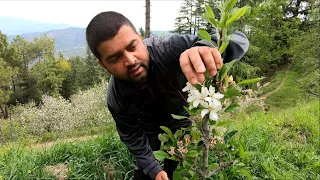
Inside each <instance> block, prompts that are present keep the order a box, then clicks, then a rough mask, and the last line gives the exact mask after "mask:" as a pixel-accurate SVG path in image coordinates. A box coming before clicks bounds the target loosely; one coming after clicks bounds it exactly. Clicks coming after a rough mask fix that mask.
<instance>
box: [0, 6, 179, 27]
mask: <svg viewBox="0 0 320 180" xmlns="http://www.w3.org/2000/svg"><path fill="white" fill-rule="evenodd" d="M150 1H151V30H172V29H173V28H174V25H173V23H174V19H175V18H176V17H177V15H178V13H177V12H178V10H179V7H180V4H181V2H182V0H150ZM144 6H145V0H132V1H124V0H118V1H115V0H100V1H88V0H87V1H85V0H82V1H76V0H73V1H63V0H56V1H48V0H42V1H41V0H38V1H27V0H26V1H16V0H11V1H3V0H0V9H1V10H0V16H11V17H19V18H24V19H27V20H35V21H39V22H49V23H64V24H69V25H73V26H78V27H86V26H87V25H88V23H89V21H90V20H91V19H92V18H93V17H94V16H95V15H96V14H98V13H100V12H102V11H110V10H112V11H117V12H120V13H122V14H123V15H125V16H127V17H128V18H129V19H130V20H131V21H132V23H133V24H134V25H135V26H136V28H137V29H138V28H139V27H143V28H144V26H145V7H144Z"/></svg>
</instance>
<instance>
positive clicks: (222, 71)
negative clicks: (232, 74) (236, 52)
mask: <svg viewBox="0 0 320 180" xmlns="http://www.w3.org/2000/svg"><path fill="white" fill-rule="evenodd" d="M237 61H238V59H234V60H232V61H231V62H228V63H225V64H223V66H222V68H221V69H220V71H219V74H218V76H217V77H218V80H219V81H222V79H223V78H224V77H225V76H226V75H227V73H228V72H229V70H230V69H231V67H232V66H233V65H234V63H236V62H237Z"/></svg>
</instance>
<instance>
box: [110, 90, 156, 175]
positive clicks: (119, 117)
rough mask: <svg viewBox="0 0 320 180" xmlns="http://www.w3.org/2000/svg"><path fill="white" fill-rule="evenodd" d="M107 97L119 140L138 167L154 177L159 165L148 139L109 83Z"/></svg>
mask: <svg viewBox="0 0 320 180" xmlns="http://www.w3.org/2000/svg"><path fill="white" fill-rule="evenodd" d="M107 97H108V100H107V102H108V103H107V106H108V109H109V111H110V113H111V115H112V117H113V119H114V121H115V123H116V128H117V131H118V134H119V136H120V139H121V141H122V142H123V143H124V144H125V145H126V146H127V147H128V149H129V151H130V152H131V154H132V155H133V156H134V157H135V159H136V163H137V165H138V168H139V169H142V170H143V173H144V174H146V175H149V176H150V177H151V178H152V179H154V178H155V176H156V175H157V174H158V173H159V172H160V171H161V166H160V164H159V162H158V161H157V160H156V159H155V158H154V156H153V151H152V149H151V147H150V145H149V141H148V139H147V137H146V135H145V134H144V132H143V130H142V128H141V127H140V126H139V124H138V121H137V119H136V118H135V117H133V116H131V115H130V114H129V113H128V112H127V110H126V109H125V108H123V104H124V103H123V101H121V97H119V94H116V93H115V91H114V87H110V85H109V88H108V96H107Z"/></svg>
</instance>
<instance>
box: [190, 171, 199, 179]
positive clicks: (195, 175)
mask: <svg viewBox="0 0 320 180" xmlns="http://www.w3.org/2000/svg"><path fill="white" fill-rule="evenodd" d="M190 180H199V175H198V174H196V173H195V174H194V175H193V176H192V178H191V179H190Z"/></svg>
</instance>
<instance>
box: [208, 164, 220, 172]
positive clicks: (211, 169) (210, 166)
mask: <svg viewBox="0 0 320 180" xmlns="http://www.w3.org/2000/svg"><path fill="white" fill-rule="evenodd" d="M217 167H219V164H218V163H212V164H210V165H209V168H208V170H209V171H213V170H215V169H216V168H217Z"/></svg>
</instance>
